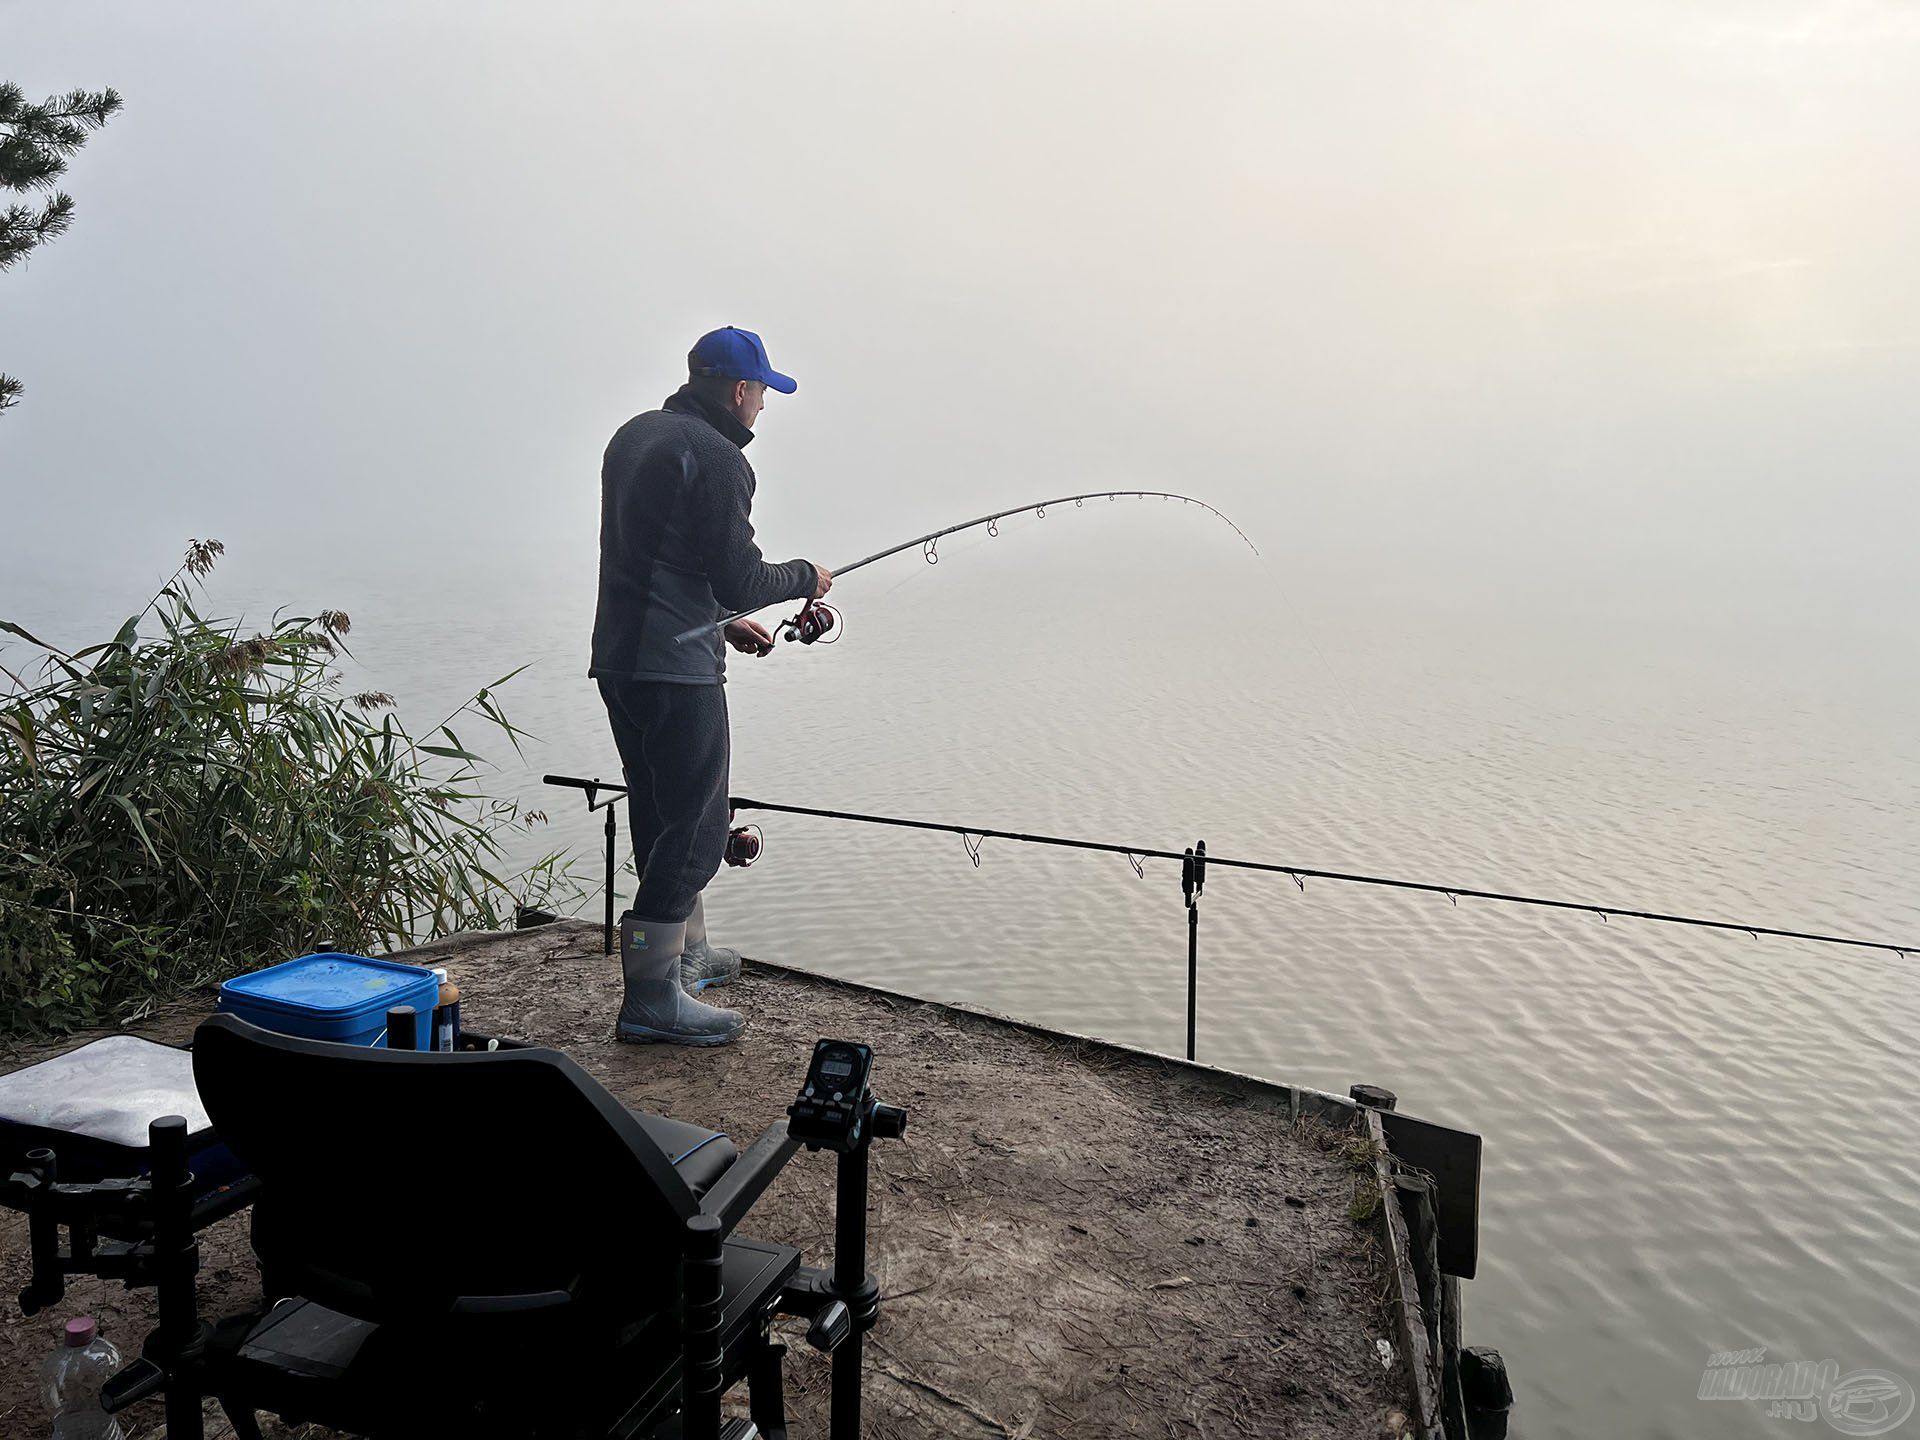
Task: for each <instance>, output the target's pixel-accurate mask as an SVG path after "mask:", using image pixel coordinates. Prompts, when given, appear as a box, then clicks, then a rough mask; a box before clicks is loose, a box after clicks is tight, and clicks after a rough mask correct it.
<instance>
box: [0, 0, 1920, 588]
mask: <svg viewBox="0 0 1920 1440" xmlns="http://www.w3.org/2000/svg"><path fill="white" fill-rule="evenodd" d="M1917 60H1920V18H1915V12H1914V11H1913V10H1912V9H1911V7H1909V6H1907V5H1904V4H1893V3H1889V4H1870V3H1863V4H1825V3H1820V4H1806V3H1797V4H1780V3H1774V4H1769V3H1761V0H1726V3H1677V0H1646V3H1615V0H1609V3H1597V0H1596V3H1584V4H1552V5H1546V4H1519V3H1512V4H1471V3H1468V4H1449V5H1433V4H1409V3H1405V0H1396V3H1391V4H1388V3H1370V0H1360V3H1343V4H1340V5H1310V4H1305V3H1286V4H1280V5H1275V4H1271V3H1259V4H1244V5H1240V4H1236V5H1229V4H1211V5H1205V6H1180V7H1174V6H1167V5H1160V4H1121V3H1115V0H1106V3H1101V4H1091V3H1088V4H1065V3H1054V4H1038V3H1031V0H1027V3H1019V4H1012V3H1008V4H997V3H973V0H970V3H966V4H952V5H937V6H930V5H924V4H919V3H898V0H889V3H878V0H876V3H864V4H863V3H794V0H784V3H744V0H743V3H734V4H729V5H725V6H717V5H711V4H671V5H667V4H625V3H622V4H613V3H606V4H589V3H570V4H542V5H533V4H528V3H515V4H501V3H464V0H463V3H458V4H454V3H447V4H438V5H430V4H422V3H413V4H399V3H380V4H371V3H358V4H355V3H328V4H325V5H308V6H293V5H288V4H245V5H241V4H231V3H201V4H195V5H192V6H187V5H179V4H133V3H86V0H68V3H63V4H60V5H57V6H55V5H26V4H18V3H12V4H0V72H4V76H5V78H8V79H11V80H15V81H17V82H19V83H21V84H23V85H24V86H25V87H26V89H27V90H28V91H29V92H31V93H35V94H39V93H50V92H53V91H56V90H62V89H66V88H69V87H72V86H88V87H95V86H102V85H113V86H116V87H118V88H119V89H120V90H121V91H122V92H123V94H124V95H125V97H126V102H127V103H126V109H125V110H124V111H123V112H122V114H120V115H119V116H118V117H116V118H115V119H114V120H113V121H112V122H111V123H110V124H109V125H108V126H107V128H106V129H105V130H104V131H103V132H101V133H100V134H99V135H97V136H96V137H94V138H93V140H92V141H91V142H90V143H89V144H88V146H87V148H86V150H85V151H84V152H83V153H82V154H81V155H80V157H79V158H78V160H77V161H76V162H75V164H74V166H73V169H72V171H71V173H70V175H69V176H68V178H67V180H66V181H65V182H64V184H65V185H66V188H68V189H69V190H70V191H71V192H72V193H73V194H74V196H75V197H76V199H77V201H78V205H79V213H78V218H77V221H76V224H75V227H74V229H73V231H72V233H70V234H69V235H67V236H66V237H64V238H62V239H60V240H58V241H55V242H54V243H52V244H51V245H49V246H48V247H46V248H45V249H44V250H43V251H42V252H41V253H40V254H38V255H37V256H35V257H34V258H33V260H32V261H31V262H30V263H29V264H27V265H25V266H22V267H18V268H16V270H15V271H13V272H11V273H9V274H7V275H5V276H3V277H0V368H4V369H6V370H7V371H8V372H10V373H12V374H15V375H17V376H19V377H21V378H22V379H23V380H24V381H25V382H26V384H27V387H28V389H27V394H26V396H25V398H24V400H23V402H22V404H21V405H20V407H19V408H18V409H17V410H15V411H14V412H12V413H11V414H9V415H8V416H6V417H5V418H4V419H0V614H8V613H14V612H18V611H21V610H23V609H24V610H29V611H30V610H31V609H32V600H33V595H34V592H35V587H36V586H37V585H39V584H41V583H42V582H46V581H51V580H53V579H58V580H60V581H61V582H62V583H72V582H75V581H76V580H78V581H80V582H86V581H87V580H88V578H89V577H95V576H98V577H100V578H101V580H102V582H103V583H104V582H106V581H107V580H109V579H111V578H113V577H116V576H118V575H121V574H124V573H126V572H127V571H133V572H137V573H139V574H140V575H142V576H145V575H147V574H150V573H162V572H164V571H165V570H166V569H167V568H170V562H171V561H172V559H173V557H174V556H175V555H176V554H177V552H178V551H179V549H180V548H181V546H182V544H183V543H184V541H185V539H186V538H187V537H188V536H197V535H209V534H212V535H219V536H220V537H221V538H223V539H224V540H225V541H226V542H227V543H228V545H229V546H230V547H232V548H233V549H235V551H236V552H244V553H246V554H248V555H250V556H251V557H253V558H252V561H251V563H253V564H254V565H256V566H259V567H263V568H264V569H266V570H268V571H271V572H274V573H286V574H299V573H310V572H311V571H312V570H313V569H314V568H315V567H318V566H323V565H327V564H340V565H352V564H361V565H372V564H380V565H387V564H397V563H401V562H402V561H404V560H405V558H406V557H408V556H409V555H414V556H418V555H422V554H428V555H434V556H440V557H446V556H457V557H460V560H461V562H462V563H463V564H471V565H472V566H474V567H478V568H484V567H485V566H487V565H492V564H501V563H511V561H512V560H513V558H514V557H515V556H518V555H526V554H536V553H537V554H540V555H543V556H544V555H553V554H559V555H564V554H568V553H570V552H571V551H572V550H575V549H577V550H578V552H579V555H580V557H581V563H583V564H587V565H590V564H591V559H592V544H593V537H594V534H595V516H596V507H597V502H598V497H597V488H596V486H597V473H598V465H599V456H600V452H601V450H602V448H603V447H604V445H605V442H606V438H607V436H608V435H609V434H610V433H611V431H612V430H613V429H614V428H615V426H616V425H618V424H619V423H620V422H621V421H622V420H624V419H625V418H626V417H627V416H628V415H630V414H632V413H634V412H635V411H637V410H640V409H645V408H650V407H652V406H653V405H655V404H657V403H658V401H659V399H660V398H661V397H662V396H664V395H665V394H666V393H668V392H669V391H670V390H671V389H672V388H673V386H674V385H675V384H676V383H677V382H678V380H679V378H680V376H681V374H682V373H683V357H684V354H685V351H686V348H687V346H688V344H689V343H690V341H691V340H692V338H693V337H694V336H695V335H697V334H699V333H700V332H701V331H703V330H705V329H708V328H711V327H713V326H717V325H724V324H737V325H742V326H747V327H749V328H753V329H756V330H758V331H759V332H760V333H761V334H762V335H764V336H765V337H766V340H767V344H768V347H769V350H770V352H771V355H772V358H773V361H774V364H775V365H776V366H778V367H779V368H782V369H784V370H786V371H788V372H789V373H791V374H793V375H795V376H796V377H797V378H798V379H799V381H800V389H799V393H798V394H797V395H796V396H794V397H791V398H787V397H780V396H774V397H770V405H769V409H768V411H767V414H766V416H765V417H764V419H763V420H762V422H761V430H760V436H761V438H760V439H759V440H758V441H757V442H756V444H755V446H754V447H753V449H752V451H751V452H750V456H751V458H752V459H753V460H754V462H755V463H756V465H757V466H758V468H759V470H760V472H761V476H762V491H761V499H760V502H759V504H758V507H757V510H756V518H757V520H758V521H759V524H760V527H761V531H762V535H763V537H764V538H766V539H767V541H768V545H769V550H770V552H771V553H772V554H773V555H774V556H775V557H785V556H787V555H795V554H805V555H809V556H813V557H816V558H819V559H821V560H822V561H823V562H825V563H830V564H831V563H835V562H837V561H840V560H844V559H847V558H851V557H852V556H855V555H859V554H863V553H865V552H866V551H868V550H870V549H872V548H876V547H877V546H878V545H879V544H883V543H887V542H890V541H893V540H897V539H899V538H902V537H903V536H905V535H908V534H912V533H915V532H917V531H918V530H921V529H925V528H931V527H932V526H934V525H937V524H940V523H944V522H948V521H951V520H954V519H958V518H961V517H962V516H964V515H968V514H973V513H977V512H979V511H980V510H983V509H986V508H988V507H989V506H990V505H992V504H995V503H1013V502H1016V501H1019V500H1021V499H1025V498H1028V497H1030V496H1036V495H1044V494H1047V493H1051V492H1054V491H1058V490H1060V489H1065V488H1076V489H1077V488H1082V487H1083V486H1105V485H1135V484H1144V485H1152V486H1156V487H1158V486H1167V487H1171V488H1176V489H1190V490H1192V491H1193V492H1194V493H1197V494H1200V495H1202V496H1204V497H1205V498H1207V499H1210V500H1212V501H1213V502H1215V503H1216V504H1219V505H1220V506H1222V507H1223V508H1224V509H1226V510H1227V511H1228V512H1229V513H1231V514H1233V515H1234V517H1235V518H1236V519H1237V520H1239V521H1240V523H1241V524H1242V525H1244V526H1246V528H1248V529H1249V530H1251V531H1253V532H1254V533H1255V534H1256V535H1257V536H1259V537H1261V538H1262V539H1263V541H1264V542H1265V543H1266V546H1267V548H1268V551H1269V554H1270V556H1271V557H1273V558H1274V560H1275V563H1278V564H1281V565H1287V566H1294V567H1298V568H1300V569H1302V570H1307V571H1309V572H1311V573H1323V574H1324V575H1326V576H1333V577H1337V576H1349V577H1353V578H1354V584H1355V585H1356V586H1362V585H1364V584H1366V583H1370V582H1368V581H1367V580H1366V578H1365V577H1366V576H1368V575H1374V576H1388V575H1391V576H1395V577H1399V580H1400V582H1401V583H1407V582H1406V577H1407V576H1409V575H1412V576H1415V577H1418V578H1417V586H1418V587H1425V588H1428V589H1431V590H1433V591H1442V592H1443V591H1446V590H1448V589H1449V588H1453V587H1471V586H1474V585H1479V586H1482V587H1488V588H1490V589H1491V590H1492V591H1494V592H1495V593H1498V592H1499V591H1500V588H1501V587H1502V586H1504V585H1512V586H1515V587H1519V588H1521V589H1524V587H1525V586H1527V585H1529V584H1537V583H1538V582H1539V581H1540V579H1541V577H1542V576H1554V577H1561V576H1564V577H1571V579H1570V583H1574V584H1576V585H1577V587H1578V588H1579V590H1580V591H1581V593H1582V594H1583V595H1584V596H1586V597H1587V598H1588V599H1589V600H1593V599H1595V598H1596V597H1597V599H1598V601H1599V602H1601V603H1611V602H1615V601H1617V602H1620V603H1626V602H1627V601H1629V600H1631V599H1632V598H1633V597H1634V596H1636V595H1645V594H1656V595H1661V596H1685V597H1689V600H1688V603H1690V604H1696V603H1697V604H1700V605H1706V604H1713V605H1722V606H1728V607H1732V609H1733V610H1734V611H1736V612H1737V609H1738V607H1739V606H1740V605H1741V603H1742V597H1743V595H1748V594H1758V593H1760V592H1768V593H1777V592H1778V590H1779V589H1780V587H1787V588H1789V589H1793V588H1796V587H1797V588H1799V589H1801V590H1803V591H1804V592H1805V594H1806V597H1807V603H1808V604H1809V605H1815V606H1827V607H1830V609H1831V613H1832V615H1833V616H1834V617H1835V618H1836V619H1839V620H1859V621H1861V622H1862V623H1873V624H1885V623H1889V622H1892V623H1897V624H1898V625H1901V626H1907V625H1910V622H1911V618H1912V613H1913V612H1912V602H1913V599H1914V596H1915V593H1916V591H1915V586H1914V582H1913V581H1912V580H1911V579H1910V578H1909V577H1910V574H1911V570H1912V566H1911V559H1910V549H1911V543H1912V536H1913V532H1914V529H1915V521H1916V519H1920V502H1917V501H1916V499H1915V497H1914V486H1913V483H1912V479H1911V476H1912V472H1913V468H1914V465H1913V462H1914V460H1915V458H1916V452H1917V451H1920V442H1917V441H1916V438H1915V427H1914V424H1913V401H1912V396H1913V393H1914V381H1915V379H1916V376H1920V280H1916V265H1915V261H1914V255H1915V253H1916V244H1915V241H1916V239H1917V238H1920V235H1917V233H1916V232H1917V229H1920V227H1917V226H1916V221H1917V220H1920V191H1917V190H1916V185H1915V181H1914V174H1915V170H1914V161H1915V158H1916V155H1917V154H1920V147H1917V145H1916V141H1920V87H1916V86H1914V85H1913V83H1912V80H1913V76H1914V75H1915V74H1916V73H1920V67H1917V66H1916V61H1917ZM1315 567H1318V569H1315Z"/></svg>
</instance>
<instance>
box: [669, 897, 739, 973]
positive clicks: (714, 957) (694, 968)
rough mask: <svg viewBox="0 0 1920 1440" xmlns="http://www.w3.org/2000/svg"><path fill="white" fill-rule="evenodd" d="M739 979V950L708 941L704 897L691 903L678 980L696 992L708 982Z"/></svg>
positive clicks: (696, 898)
mask: <svg viewBox="0 0 1920 1440" xmlns="http://www.w3.org/2000/svg"><path fill="white" fill-rule="evenodd" d="M739 978H740V952H739V951H738V950H729V949H727V948H726V947H725V946H724V945H709V944H708V943H707V897H706V896H705V895H700V896H697V897H695V899H694V902H693V913H692V914H691V915H689V916H687V943H686V948H685V949H683V950H682V951H681V952H680V983H681V984H682V985H684V986H685V987H686V988H687V991H688V993H689V994H693V995H698V994H699V993H700V992H701V991H702V990H705V989H706V988H707V987H708V986H709V985H731V984H732V983H733V982H734V981H736V980H738V979H739Z"/></svg>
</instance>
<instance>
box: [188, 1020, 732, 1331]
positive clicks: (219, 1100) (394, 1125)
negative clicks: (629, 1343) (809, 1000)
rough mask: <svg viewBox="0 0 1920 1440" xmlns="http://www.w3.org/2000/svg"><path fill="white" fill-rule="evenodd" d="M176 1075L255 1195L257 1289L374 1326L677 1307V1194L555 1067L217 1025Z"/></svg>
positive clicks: (624, 1313)
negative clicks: (194, 1095) (255, 1180)
mask: <svg viewBox="0 0 1920 1440" xmlns="http://www.w3.org/2000/svg"><path fill="white" fill-rule="evenodd" d="M193 1072H194V1080H195V1082H196V1084H197V1085H198V1087H199V1090H200V1098H201V1101H202V1103H204V1104H205V1106H206V1108H207V1113H208V1115H209V1116H210V1117H211V1118H212V1120H213V1126H214V1130H215V1132H216V1133H217V1134H218V1135H219V1137H220V1138H221V1139H222V1140H223V1141H225V1142H226V1144H227V1145H228V1146H229V1147H230V1148H231V1149H232V1150H233V1152H234V1154H235V1155H236V1156H238V1157H239V1159H240V1160H241V1161H242V1162H243V1163H244V1164H245V1165H246V1166H247V1168H248V1169H250V1170H251V1171H252V1173H253V1174H254V1175H256V1176H258V1177H259V1179H260V1181H261V1191H260V1198H259V1199H258V1200H257V1201H256V1202H255V1205H254V1221H253V1244H254V1250H255V1252H256V1253H257V1254H258V1255H259V1257H260V1262H261V1267H262V1272H263V1276H264V1278H265V1280H266V1283H267V1286H268V1288H269V1291H270V1293H273V1294H299V1295H306V1296H309V1297H311V1298H313V1299H315V1300H318V1301H320V1302H321V1303H322V1304H324V1305H326V1306H328V1307H330V1308H332V1309H335V1310H339V1311H341V1312H343V1313H345V1314H348V1315H353V1316H357V1317H359V1318H361V1319H365V1320H372V1321H376V1322H381V1323H386V1322H391V1321H403V1320H414V1321H430V1320H433V1319H435V1318H436V1317H459V1316H463V1315H465V1316H475V1317H479V1316H487V1315H492V1316H501V1317H504V1316H505V1315H507V1314H511V1313H518V1314H521V1315H522V1316H524V1317H526V1318H528V1319H532V1318H534V1316H536V1315H543V1314H544V1315H547V1316H549V1317H550V1318H551V1319H553V1320H560V1319H561V1318H562V1316H563V1315H564V1316H565V1317H566V1318H567V1319H568V1320H569V1321H576V1322H580V1323H599V1322H602V1321H604V1320H606V1319H607V1318H611V1317H615V1316H617V1317H623V1318H631V1319H639V1318H642V1317H644V1316H647V1315H650V1314H653V1313H655V1312H657V1311H659V1310H661V1309H664V1308H667V1307H669V1306H671V1305H672V1304H673V1303H674V1301H675V1300H676V1298H677V1296H678V1293H679V1279H678V1277H679V1237H680V1234H681V1225H682V1222H683V1221H684V1220H685V1219H686V1217H688V1216H689V1215H691V1214H693V1213H694V1211H695V1208H696V1207H695V1204H694V1200H693V1197H692V1195H691V1194H690V1193H689V1192H688V1190H687V1188H686V1186H685V1184H683V1183H682V1181H681V1180H680V1178H679V1176H677V1175H676V1174H675V1173H674V1170H673V1167H672V1165H671V1164H669V1163H668V1161H667V1157H666V1156H665V1155H663V1154H661V1152H660V1150H659V1147H658V1146H656V1145H655V1144H654V1143H653V1141H651V1140H650V1139H649V1138H648V1137H647V1135H646V1133H645V1131H643V1130H642V1129H641V1127H640V1125H639V1123H638V1122H637V1121H636V1120H635V1119H634V1118H633V1117H632V1116H631V1115H629V1114H628V1113H627V1111H626V1109H625V1108H624V1107H623V1106H622V1105H620V1103H619V1102H618V1101H616V1100H615V1099H614V1098H613V1097H612V1096H611V1095H609V1094H608V1093H607V1092H606V1090H605V1089H603V1088H602V1087H601V1086H600V1085H599V1084H598V1083H596V1082H595V1081H594V1080H593V1078H592V1077H591V1076H589V1075H588V1074H587V1073H586V1072H585V1071H583V1070H582V1069H581V1068H580V1067H579V1066H578V1065H576V1064H574V1063H573V1062H572V1061H571V1060H569V1059H567V1058H566V1057H565V1056H564V1055H561V1054H559V1053H557V1052H555V1051H552V1050H502V1051H497V1052H493V1053H488V1054H453V1055H445V1054H434V1053H425V1054H420V1053H414V1052H410V1051H400V1050H380V1049H370V1048H366V1047H362V1046H352V1045H340V1044H333V1043H329V1042H324V1041H317V1040H303V1039H297V1038H294V1037H292V1036H286V1035H277V1034H274V1033H272V1032H270V1031H266V1030H262V1029H259V1028H258V1027H256V1026H253V1025H249V1024H248V1023H246V1022H245V1021H243V1020H240V1019H237V1018H235V1017H234V1016H231V1015H217V1016H215V1017H214V1018H213V1019H211V1020H208V1021H207V1022H206V1023H204V1024H203V1025H201V1026H200V1028H199V1030H198V1031H197V1032H196V1033H195V1035H194V1045H193Z"/></svg>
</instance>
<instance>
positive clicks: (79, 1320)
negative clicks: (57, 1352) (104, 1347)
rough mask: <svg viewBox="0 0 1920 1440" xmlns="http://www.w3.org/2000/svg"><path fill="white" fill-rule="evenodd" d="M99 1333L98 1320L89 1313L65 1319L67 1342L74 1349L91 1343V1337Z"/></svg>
mask: <svg viewBox="0 0 1920 1440" xmlns="http://www.w3.org/2000/svg"><path fill="white" fill-rule="evenodd" d="M99 1333H100V1322H99V1321H97V1320H95V1319H94V1318H93V1316H91V1315H76V1316H74V1317H73V1319H71V1320H69V1321H67V1333H66V1341H67V1344H68V1345H70V1346H72V1347H73V1348H74V1349H75V1350H78V1349H80V1348H82V1347H83V1346H87V1345H91V1344H92V1343H93V1337H94V1336H96V1335H98V1334H99Z"/></svg>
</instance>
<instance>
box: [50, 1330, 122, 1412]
mask: <svg viewBox="0 0 1920 1440" xmlns="http://www.w3.org/2000/svg"><path fill="white" fill-rule="evenodd" d="M119 1368H120V1352H119V1351H118V1350H116V1349H114V1348H113V1345H112V1344H111V1343H110V1342H109V1341H106V1340H103V1339H101V1338H100V1326H99V1324H98V1322H97V1321H95V1320H94V1318H93V1317H92V1316H91V1315H81V1316H78V1317H76V1318H75V1319H72V1320H69V1321H68V1322H67V1328H66V1332H65V1334H63V1335H62V1336H61V1345H60V1348H59V1349H58V1350H56V1351H54V1353H53V1354H52V1355H50V1356H48V1357H47V1366H46V1372H45V1373H46V1396H47V1408H48V1409H49V1410H50V1411H51V1412H52V1413H53V1437H54V1440H124V1437H125V1435H126V1433H127V1432H126V1431H124V1430H122V1429H121V1428H120V1422H119V1420H117V1419H116V1418H114V1417H113V1416H111V1415H109V1414H107V1412H106V1411H104V1410H102V1409H101V1408H100V1387H101V1386H102V1385H104V1384H106V1383H107V1379H108V1377H109V1376H111V1375H112V1374H113V1372H114V1371H116V1370H118V1369H119Z"/></svg>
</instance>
